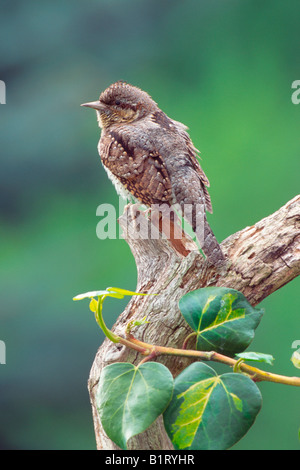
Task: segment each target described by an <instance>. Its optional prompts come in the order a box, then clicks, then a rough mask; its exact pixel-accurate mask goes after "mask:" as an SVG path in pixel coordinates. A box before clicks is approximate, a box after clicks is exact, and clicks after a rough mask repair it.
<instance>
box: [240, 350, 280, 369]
mask: <svg viewBox="0 0 300 470" xmlns="http://www.w3.org/2000/svg"><path fill="white" fill-rule="evenodd" d="M236 357H238V358H239V359H244V360H245V361H253V362H265V363H266V364H270V366H272V365H273V362H274V360H275V359H274V357H273V356H271V354H263V353H257V352H243V353H240V354H236Z"/></svg>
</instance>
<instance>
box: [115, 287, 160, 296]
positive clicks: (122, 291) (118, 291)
mask: <svg viewBox="0 0 300 470" xmlns="http://www.w3.org/2000/svg"><path fill="white" fill-rule="evenodd" d="M106 290H107V291H108V292H110V293H112V294H110V295H113V294H119V295H120V296H122V297H121V298H123V297H124V296H125V295H150V294H147V293H146V294H145V293H144V292H132V291H130V290H126V289H120V288H119V287H107V288H106ZM152 295H156V294H152Z"/></svg>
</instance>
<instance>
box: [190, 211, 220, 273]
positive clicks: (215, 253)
mask: <svg viewBox="0 0 300 470" xmlns="http://www.w3.org/2000/svg"><path fill="white" fill-rule="evenodd" d="M183 216H184V218H185V219H186V220H187V221H188V222H189V224H190V225H191V226H192V229H193V232H194V233H195V235H196V237H197V240H198V242H199V244H200V247H201V249H202V251H203V253H204V254H205V256H206V258H207V259H208V260H209V261H210V262H211V263H212V264H214V265H216V266H217V265H221V264H223V263H224V261H225V257H224V254H223V252H222V250H221V247H220V245H219V243H218V241H217V239H216V237H215V235H214V233H213V231H212V229H211V228H210V226H209V223H208V221H207V218H206V213H205V206H204V204H193V205H192V206H191V207H190V208H189V210H186V208H184V213H183Z"/></svg>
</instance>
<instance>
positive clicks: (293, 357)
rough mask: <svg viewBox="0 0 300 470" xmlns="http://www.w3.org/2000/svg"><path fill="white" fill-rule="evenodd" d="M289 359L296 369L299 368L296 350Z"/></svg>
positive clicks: (299, 359) (299, 363)
mask: <svg viewBox="0 0 300 470" xmlns="http://www.w3.org/2000/svg"><path fill="white" fill-rule="evenodd" d="M291 361H292V363H293V364H294V366H295V367H297V369H300V354H299V352H298V351H295V352H293V354H292V357H291Z"/></svg>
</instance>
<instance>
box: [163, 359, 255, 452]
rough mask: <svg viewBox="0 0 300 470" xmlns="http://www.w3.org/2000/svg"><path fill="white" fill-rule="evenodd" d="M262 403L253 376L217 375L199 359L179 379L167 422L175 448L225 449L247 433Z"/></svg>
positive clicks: (167, 429)
mask: <svg viewBox="0 0 300 470" xmlns="http://www.w3.org/2000/svg"><path fill="white" fill-rule="evenodd" d="M261 404H262V398H261V394H260V391H259V389H258V387H257V386H256V385H255V383H254V382H253V381H252V380H251V379H250V378H249V377H247V376H245V375H241V374H235V373H228V374H223V375H217V373H216V372H215V371H214V369H212V368H211V367H209V366H207V365H206V364H203V363H200V362H195V363H193V364H192V365H190V366H189V367H188V368H187V369H185V370H184V371H183V372H182V373H181V374H180V375H179V376H178V377H177V378H176V379H175V388H174V393H173V398H172V400H171V402H170V404H169V406H168V408H167V409H166V411H165V413H164V424H165V428H166V431H167V433H168V435H169V437H170V439H171V441H172V443H173V445H174V447H175V449H188V450H225V449H228V448H230V447H232V446H233V445H234V444H235V443H236V442H237V441H239V440H240V439H241V438H242V437H243V436H244V435H245V434H246V433H247V431H248V430H249V428H250V427H251V426H252V424H253V423H254V421H255V418H256V416H257V414H258V412H259V411H260V408H261Z"/></svg>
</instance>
